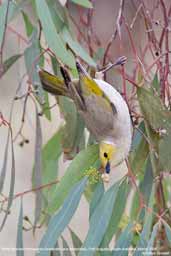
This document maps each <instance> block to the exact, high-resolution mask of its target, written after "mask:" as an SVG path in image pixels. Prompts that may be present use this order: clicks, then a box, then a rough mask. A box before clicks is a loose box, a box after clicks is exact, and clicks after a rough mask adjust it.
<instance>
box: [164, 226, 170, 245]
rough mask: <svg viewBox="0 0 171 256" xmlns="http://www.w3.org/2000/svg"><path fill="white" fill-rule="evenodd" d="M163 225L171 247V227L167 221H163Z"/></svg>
mask: <svg viewBox="0 0 171 256" xmlns="http://www.w3.org/2000/svg"><path fill="white" fill-rule="evenodd" d="M163 224H164V227H165V231H166V236H167V240H168V242H169V245H171V227H170V226H169V225H168V224H167V223H166V222H165V221H163Z"/></svg>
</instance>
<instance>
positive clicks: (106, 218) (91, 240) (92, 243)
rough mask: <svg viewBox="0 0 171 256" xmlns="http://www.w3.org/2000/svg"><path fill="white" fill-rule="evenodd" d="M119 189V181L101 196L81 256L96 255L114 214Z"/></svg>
mask: <svg viewBox="0 0 171 256" xmlns="http://www.w3.org/2000/svg"><path fill="white" fill-rule="evenodd" d="M118 189H119V182H117V183H115V184H114V185H113V186H112V187H111V188H110V189H109V190H108V191H107V192H106V193H105V194H104V195H103V197H102V198H101V200H100V202H99V204H98V205H97V207H96V209H95V211H94V212H93V215H92V217H91V219H90V227H89V230H88V234H87V236H86V239H85V241H84V244H83V246H82V248H83V249H85V250H81V251H80V252H79V256H84V255H89V256H91V255H94V253H95V248H98V246H99V245H100V243H101V241H102V239H103V236H104V234H105V232H106V230H107V227H108V225H109V222H110V219H111V216H112V210H113V206H114V203H115V200H116V195H117V192H118ZM93 248H94V250H93Z"/></svg>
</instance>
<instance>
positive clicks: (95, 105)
mask: <svg viewBox="0 0 171 256" xmlns="http://www.w3.org/2000/svg"><path fill="white" fill-rule="evenodd" d="M76 69H77V71H78V79H71V76H70V74H69V72H68V70H67V68H66V67H65V66H64V65H61V67H60V70H61V74H62V77H63V79H61V78H59V77H58V76H55V75H53V74H51V73H49V72H47V71H45V70H44V69H42V68H40V69H39V71H38V72H39V77H40V80H41V83H42V86H43V89H44V90H45V91H47V92H49V93H51V94H53V95H62V96H66V97H69V98H71V99H72V100H73V101H74V103H75V105H76V108H77V110H78V112H79V113H80V115H81V117H82V118H83V120H84V122H85V125H86V127H87V129H88V130H89V131H90V132H91V133H92V135H93V136H94V137H95V139H96V141H97V143H99V159H100V161H101V165H102V168H103V170H104V171H103V173H102V180H103V181H104V182H109V180H110V176H109V175H110V171H111V169H113V168H114V167H116V166H118V165H119V164H121V163H122V162H123V161H124V160H125V159H126V158H127V157H128V154H129V151H130V148H131V141H132V125H131V118H130V113H129V109H128V106H127V103H126V101H125V100H124V98H123V97H122V96H121V94H120V93H119V92H118V91H117V90H116V89H115V88H114V87H113V86H112V85H111V84H109V83H107V82H106V81H104V80H103V79H102V78H100V79H93V78H92V77H91V76H90V75H89V73H88V72H87V71H86V69H85V68H84V67H83V65H82V64H81V63H80V61H79V60H78V59H76Z"/></svg>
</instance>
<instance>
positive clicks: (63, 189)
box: [47, 145, 98, 214]
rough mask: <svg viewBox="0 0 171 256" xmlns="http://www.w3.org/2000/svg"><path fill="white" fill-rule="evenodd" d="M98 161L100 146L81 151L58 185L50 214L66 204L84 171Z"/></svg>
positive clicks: (48, 209)
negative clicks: (68, 196)
mask: <svg viewBox="0 0 171 256" xmlns="http://www.w3.org/2000/svg"><path fill="white" fill-rule="evenodd" d="M97 159H98V145H92V146H89V147H88V148H87V149H85V150H83V151H81V152H80V153H79V154H78V155H77V156H76V157H75V158H74V160H73V161H72V162H71V164H70V165H69V167H68V168H67V170H66V173H65V174H64V176H63V177H62V179H61V181H60V183H59V184H57V185H56V195H55V196H54V197H53V198H52V202H51V203H50V205H49V207H48V208H47V212H49V214H52V213H54V212H55V211H56V210H57V209H58V208H59V207H60V206H61V205H62V204H63V202H64V200H65V198H66V196H67V195H68V193H69V191H70V189H71V188H72V187H73V186H74V185H75V184H76V183H77V182H78V181H80V180H81V178H82V177H83V174H84V171H85V170H86V169H88V168H90V167H91V166H93V165H94V164H95V163H96V161H97Z"/></svg>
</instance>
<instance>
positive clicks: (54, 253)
mask: <svg viewBox="0 0 171 256" xmlns="http://www.w3.org/2000/svg"><path fill="white" fill-rule="evenodd" d="M50 256H61V253H60V248H59V244H58V241H57V242H56V244H55V248H54V250H53V251H51V254H50Z"/></svg>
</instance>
